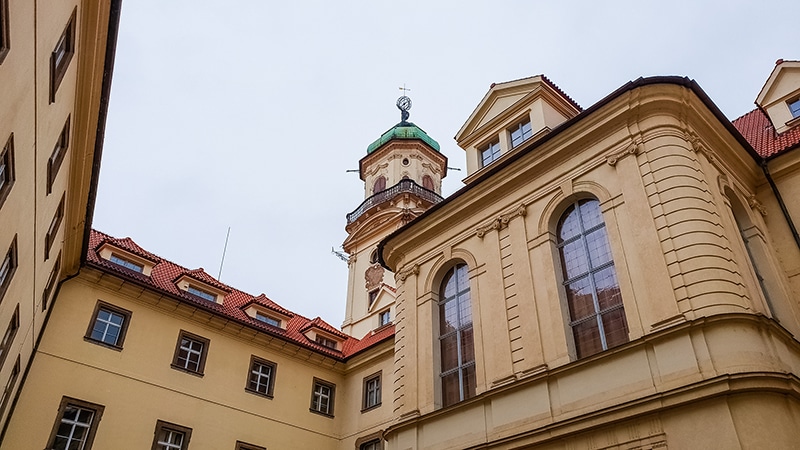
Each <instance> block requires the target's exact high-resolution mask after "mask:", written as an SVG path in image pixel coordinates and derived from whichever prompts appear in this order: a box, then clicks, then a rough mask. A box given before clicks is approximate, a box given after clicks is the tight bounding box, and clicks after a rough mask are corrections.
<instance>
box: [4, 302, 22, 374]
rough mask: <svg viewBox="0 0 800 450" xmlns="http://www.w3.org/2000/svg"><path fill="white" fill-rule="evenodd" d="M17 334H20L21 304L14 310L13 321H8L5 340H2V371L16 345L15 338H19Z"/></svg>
mask: <svg viewBox="0 0 800 450" xmlns="http://www.w3.org/2000/svg"><path fill="white" fill-rule="evenodd" d="M17 332H19V303H17V306H16V307H15V308H14V313H13V314H12V315H11V320H9V321H8V327H6V331H5V333H3V338H2V340H0V369H2V368H3V365H5V363H6V358H8V354H9V353H10V351H11V347H12V346H13V344H14V338H15V337H17Z"/></svg>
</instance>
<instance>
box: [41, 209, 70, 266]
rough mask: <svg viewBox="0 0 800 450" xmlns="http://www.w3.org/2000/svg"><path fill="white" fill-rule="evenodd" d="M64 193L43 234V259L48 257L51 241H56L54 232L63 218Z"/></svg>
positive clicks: (55, 232) (51, 245)
mask: <svg viewBox="0 0 800 450" xmlns="http://www.w3.org/2000/svg"><path fill="white" fill-rule="evenodd" d="M65 195H66V194H64V195H62V196H61V201H60V202H58V207H57V208H56V212H55V214H53V220H51V221H50V227H49V228H48V229H47V234H46V235H45V236H44V259H45V261H47V260H48V259H50V249H51V248H52V247H53V243H55V241H56V234H57V233H58V229H59V227H61V220H62V219H63V218H64V197H65Z"/></svg>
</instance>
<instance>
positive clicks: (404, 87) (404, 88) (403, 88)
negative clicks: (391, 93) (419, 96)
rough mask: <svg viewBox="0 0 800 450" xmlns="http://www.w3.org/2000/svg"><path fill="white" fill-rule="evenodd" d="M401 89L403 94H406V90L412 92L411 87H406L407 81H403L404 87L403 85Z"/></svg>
mask: <svg viewBox="0 0 800 450" xmlns="http://www.w3.org/2000/svg"><path fill="white" fill-rule="evenodd" d="M399 89H400V90H401V91H403V95H406V91H408V92H411V89H408V88H406V84H405V83H403V87H401V88H399Z"/></svg>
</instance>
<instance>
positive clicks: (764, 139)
mask: <svg viewBox="0 0 800 450" xmlns="http://www.w3.org/2000/svg"><path fill="white" fill-rule="evenodd" d="M732 123H733V126H735V127H736V129H737V130H739V133H741V134H742V136H743V137H744V138H745V139H746V140H747V142H749V143H750V145H751V146H753V149H755V151H756V152H757V153H758V154H759V155H760V156H761V157H762V158H771V157H773V156H777V155H779V154H781V153H783V152H786V151H789V150H791V149H793V148H797V147H800V126H796V127H793V128H790V129H788V130H786V131H784V132H783V133H780V134H779V133H777V132H776V131H775V127H774V126H773V125H772V122H771V121H770V120H769V117H767V114H766V113H765V112H764V111H763V110H761V109H760V108H757V109H754V110H752V111H750V112H749V113H747V114H745V115H743V116H742V117H739V118H738V119H735V120H734V121H733V122H732Z"/></svg>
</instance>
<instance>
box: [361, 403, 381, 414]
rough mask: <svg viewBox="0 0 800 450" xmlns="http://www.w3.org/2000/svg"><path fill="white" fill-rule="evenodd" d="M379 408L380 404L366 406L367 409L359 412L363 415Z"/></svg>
mask: <svg viewBox="0 0 800 450" xmlns="http://www.w3.org/2000/svg"><path fill="white" fill-rule="evenodd" d="M380 407H381V403H378V404H376V405H372V406H368V407H366V408H364V409H362V410H361V414H364V413H365V412H369V411H372V410H373V409H378V408H380Z"/></svg>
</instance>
